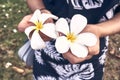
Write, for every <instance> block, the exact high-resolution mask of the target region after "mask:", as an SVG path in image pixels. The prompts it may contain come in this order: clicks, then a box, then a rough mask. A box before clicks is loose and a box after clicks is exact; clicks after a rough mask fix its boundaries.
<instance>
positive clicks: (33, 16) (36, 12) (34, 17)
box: [30, 9, 41, 23]
mask: <svg viewBox="0 0 120 80" xmlns="http://www.w3.org/2000/svg"><path fill="white" fill-rule="evenodd" d="M40 15H41V12H40V10H39V9H37V10H35V12H34V13H33V15H32V17H31V19H30V21H31V22H33V23H36V22H37V21H38V18H39V17H40Z"/></svg>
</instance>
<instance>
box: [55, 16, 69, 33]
mask: <svg viewBox="0 0 120 80" xmlns="http://www.w3.org/2000/svg"><path fill="white" fill-rule="evenodd" d="M56 30H57V31H58V32H61V33H63V34H65V35H67V34H68V33H69V26H68V22H67V20H66V19H64V18H60V19H58V20H57V22H56Z"/></svg>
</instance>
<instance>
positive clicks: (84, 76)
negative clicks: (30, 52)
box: [33, 0, 120, 80]
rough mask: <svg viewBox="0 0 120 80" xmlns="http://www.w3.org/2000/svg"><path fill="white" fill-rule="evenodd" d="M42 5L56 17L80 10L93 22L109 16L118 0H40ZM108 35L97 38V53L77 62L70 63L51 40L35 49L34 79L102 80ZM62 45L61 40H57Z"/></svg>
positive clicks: (72, 13) (77, 12)
mask: <svg viewBox="0 0 120 80" xmlns="http://www.w3.org/2000/svg"><path fill="white" fill-rule="evenodd" d="M43 1H44V4H45V6H46V8H47V9H48V10H50V11H51V12H52V13H53V14H54V15H56V16H58V17H64V18H66V19H67V20H70V19H71V17H72V16H73V15H74V14H82V15H84V16H85V17H86V18H87V20H88V24H96V23H99V22H103V21H105V20H108V19H110V18H112V17H113V15H114V11H115V9H116V7H117V6H118V3H120V1H119V0H43ZM107 40H108V38H104V37H103V38H101V39H100V53H99V54H98V55H95V56H93V57H92V58H91V59H89V60H86V61H84V62H81V63H77V64H71V63H70V62H69V61H68V60H66V59H64V58H63V56H62V54H60V53H58V52H57V51H56V48H55V46H54V45H55V40H51V41H48V42H46V45H47V46H46V47H45V48H44V49H41V50H36V51H35V55H34V61H33V77H34V80H102V76H103V72H104V59H105V57H106V55H105V53H106V51H107V45H108V43H107ZM61 45H63V46H64V44H61Z"/></svg>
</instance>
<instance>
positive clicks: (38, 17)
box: [25, 9, 58, 49]
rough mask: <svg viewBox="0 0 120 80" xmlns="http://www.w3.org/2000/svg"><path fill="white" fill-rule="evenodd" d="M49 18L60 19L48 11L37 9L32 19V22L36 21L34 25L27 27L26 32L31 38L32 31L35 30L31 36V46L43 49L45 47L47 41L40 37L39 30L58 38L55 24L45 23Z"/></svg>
mask: <svg viewBox="0 0 120 80" xmlns="http://www.w3.org/2000/svg"><path fill="white" fill-rule="evenodd" d="M48 18H53V19H58V17H57V16H54V15H52V14H47V13H41V12H40V10H38V9H37V10H36V11H35V12H34V14H33V16H32V17H31V19H30V22H32V23H34V24H35V25H34V26H30V27H28V28H26V29H25V33H26V35H27V36H28V38H29V39H30V33H31V32H33V34H32V36H31V39H30V41H31V47H32V48H33V49H42V48H44V47H45V42H44V41H43V39H42V38H41V37H40V35H39V32H42V33H43V34H45V35H47V36H49V37H51V38H56V37H57V36H56V31H55V24H54V23H45V21H46V20H47V19H48Z"/></svg>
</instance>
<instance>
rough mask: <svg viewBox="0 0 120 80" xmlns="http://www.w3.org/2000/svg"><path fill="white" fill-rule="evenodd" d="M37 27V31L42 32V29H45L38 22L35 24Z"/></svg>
mask: <svg viewBox="0 0 120 80" xmlns="http://www.w3.org/2000/svg"><path fill="white" fill-rule="evenodd" d="M35 25H36V30H40V29H42V28H43V24H42V22H39V21H38V22H36V23H35Z"/></svg>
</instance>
